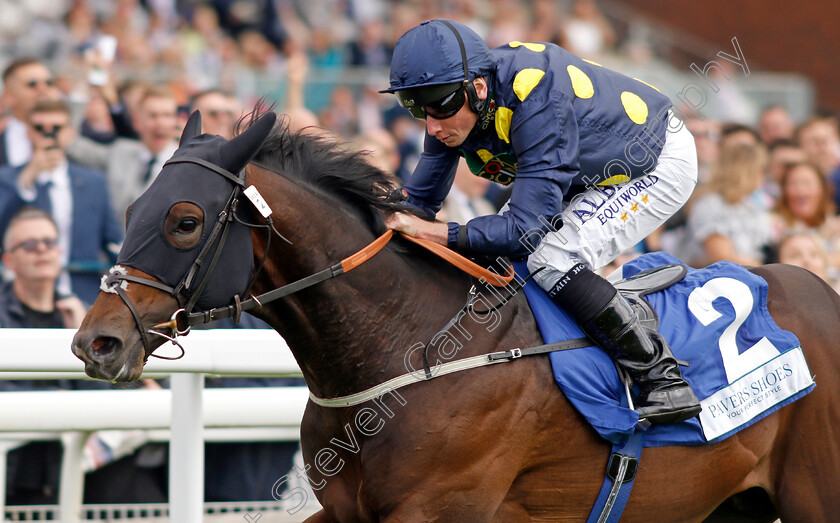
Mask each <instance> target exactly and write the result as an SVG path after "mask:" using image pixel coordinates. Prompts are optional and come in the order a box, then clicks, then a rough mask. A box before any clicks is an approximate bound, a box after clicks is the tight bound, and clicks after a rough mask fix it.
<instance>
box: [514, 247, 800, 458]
mask: <svg viewBox="0 0 840 523" xmlns="http://www.w3.org/2000/svg"><path fill="white" fill-rule="evenodd" d="M669 263H681V262H680V261H679V260H677V259H676V258H674V257H673V256H671V255H669V254H666V253H651V254H646V255H644V256H642V257H640V258H637V259H636V260H633V261H632V262H630V263H628V264H626V265H624V266H623V277H624V278H628V277H630V276H632V275H634V274H637V273H639V272H642V271H645V270H648V269H651V268H654V267H660V266H662V265H665V264H669ZM514 265H515V268H516V271H517V274H518V275H519V276H520V277H524V276H525V275H527V274H528V270H527V267H526V266H525V263H524V262H522V263H518V264H514ZM739 282H740V283H739ZM524 290H525V295H526V296H527V298H528V302H529V303H530V305H531V309H532V310H533V312H534V316H535V318H536V320H537V324H538V325H539V328H540V331H541V333H542V336H543V339H544V340H545V342H546V343H552V342H555V341H562V340H567V339H571V338H579V337H582V336H583V333H582V332H581V330H580V328H579V327H578V326H577V324H576V323H575V321H574V320H572V319H571V317H570V316H569V315H568V314H566V312H565V311H563V310H561V309H560V308H559V307H557V306H556V305H555V304H554V303H553V302H552V301H551V299H550V298H549V297H548V295H547V294H546V293H545V292H544V291H543V290H542V289H541V288H540V287H539V286H538V285H536V283H533V282H529V283H528V284H527V285H526V286H525V289H524ZM766 297H767V282H766V281H764V279H763V278H761V277H759V276H756V275H755V274H752V273H750V272H748V271H746V270H745V269H744V268H742V267H741V266H739V265H735V264H733V263H729V262H721V263H716V264H714V265H712V266H710V267H708V268H706V269H702V270H695V269H689V271H688V274H687V275H686V277H685V278H684V279H683V280H682V281H681V282H679V283H677V284H675V285H673V286H672V287H669V288H668V289H665V290H663V291H659V292H656V293H653V294H650V295H648V296H647V297H646V299H647V300H648V301H649V302H650V303H651V305H652V306H653V308H654V309H655V310H656V312H657V314H658V315H659V319H660V326H659V331H660V333H661V334H662V335H663V336H664V337H665V339H666V340H667V341H668V343H669V344H670V346H671V348H672V350H673V352H674V355H675V356H676V357H677V358H678V359H682V360H686V361H688V362H689V363H690V366H689V367H682V368H681V370H682V373H683V377H684V378H685V379H686V381H688V383H689V384H690V385H691V387H692V388H693V390H694V392H695V394H696V395H697V397H698V398H699V399H700V400H701V403H702V405H703V412H702V413H701V415H700V417H699V419H698V418H692V419H690V420H688V421H685V422H682V423H678V424H669V425H653V426H651V427H650V428H649V429H648V430H647V432H646V433H645V437H644V441H645V446H648V447H659V446H668V445H700V444H704V443H706V442H709V441H720V440H723V439H725V438H726V437H728V436H730V435H732V434H735V433H736V432H738V431H739V430H742V429H743V428H746V427H748V426H749V425H751V424H753V423H755V422H756V421H758V420H760V419H762V418H764V417H766V416H767V415H769V414H770V413H772V412H774V411H775V410H777V409H779V408H781V407H783V406H785V405H787V404H789V403H791V402H793V401H795V400H797V399H799V398H800V397H802V396H804V395H805V394H807V393H808V392H810V391H811V390H813V388H814V386H815V385H814V382H813V379H812V374H811V373H810V370H809V369H808V367H807V363H805V360H804V356H803V354H802V349H801V348H800V346H799V340H798V339H797V338H796V336H795V335H793V334H792V333H790V332H788V331H784V330H782V329H780V328H779V327H778V326H777V325H776V323H775V322H774V321H773V319H772V318H771V317H770V313H769V311H768V310H767V300H766ZM549 357H550V360H551V365H552V369H553V372H554V378H555V380H556V382H557V384H558V385H559V387H560V389H561V390H562V391H563V393H564V394H565V395H566V397H567V398H568V399H569V400H570V401H571V402H572V404H573V405H574V406H575V408H577V409H578V411H580V413H581V414H582V415H583V416H584V418H586V420H587V421H588V422H589V423H590V424H591V425H592V427H593V428H595V430H596V431H598V433H599V434H600V435H601V436H602V437H603V438H605V439H607V440H608V441H610V442H612V443H620V442H621V441H623V440H625V438H626V436H629V435H630V434H632V432H633V431H634V427H635V425H636V423H637V422H638V419H639V418H638V414H637V413H636V412H635V411H634V410H631V409H630V408H629V406H628V405H629V404H628V401H627V397H626V393H625V390H624V387H623V385H622V384H621V382H620V380H619V377H618V372H617V371H616V369H615V365H614V364H613V362H612V360H611V359H610V358H609V356H607V355H606V354H605V353H604V352H603V351H602V350H600V349H599V348H597V347H594V346H593V347H586V348H581V349H573V350H566V351H558V352H553V353H551V354H550V355H549ZM701 420H702V424H701Z"/></svg>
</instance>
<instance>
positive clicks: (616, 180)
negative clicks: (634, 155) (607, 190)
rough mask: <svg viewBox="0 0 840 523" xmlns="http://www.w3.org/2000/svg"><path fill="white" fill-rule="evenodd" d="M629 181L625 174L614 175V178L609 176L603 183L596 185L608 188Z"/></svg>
mask: <svg viewBox="0 0 840 523" xmlns="http://www.w3.org/2000/svg"><path fill="white" fill-rule="evenodd" d="M629 181H630V177H629V176H627V175H626V174H616V175H615V176H610V177H609V178H607V179H606V180H604V181H603V182H599V183H598V185H601V186H603V187H608V186H610V185H613V186H615V185H622V184H625V183H627V182H629Z"/></svg>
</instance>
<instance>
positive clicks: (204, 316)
mask: <svg viewBox="0 0 840 523" xmlns="http://www.w3.org/2000/svg"><path fill="white" fill-rule="evenodd" d="M175 163H192V164H197V165H200V166H202V167H205V168H207V169H209V170H210V171H212V172H214V173H216V174H219V175H221V176H223V177H225V178H226V179H228V180H229V181H231V182H232V183H233V189H232V190H231V194H230V196H229V197H228V200H227V203H226V204H225V206H224V208H223V209H222V211H221V212H220V213H219V214H218V216H217V218H216V223H215V225H214V227H213V230H212V231H211V233H210V234H209V235H208V237H207V239H206V240H205V242H204V245H202V247H201V249H200V251H199V253H198V255H197V256H196V259H195V260H194V261H193V263H192V265H191V266H190V269H189V270H188V271H187V272H186V274H185V275H184V276H183V277H182V278H181V280H180V281H179V282H178V283H177V284H176V285H174V286H170V285H167V284H166V283H163V282H161V281H158V280H153V279H149V278H143V277H140V276H132V275H129V274H126V272H125V269H124V268H122V267H120V266H115V267H113V268H111V270H110V271H109V272H108V274H106V275H105V276H103V278H102V286H101V288H102V290H104V291H105V292H111V293H115V294H117V295H118V296H119V297H120V298H121V299H122V301H123V302H124V303H125V305H126V307H128V309H129V311H130V312H131V315H132V317H133V318H134V322H135V324H136V325H137V329H138V331H139V333H140V339H141V341H142V343H143V348H144V351H145V354H146V356H145V358H144V361H145V360H147V359H148V358H149V356H154V357H156V358H160V359H165V360H176V359H180V358H182V357H183V356H184V354H185V350H184V347H183V346H182V345H181V344H180V343H179V342H178V336H185V335H187V334H188V333H189V332H190V329H191V328H192V327H193V326H194V325H200V324H204V323H210V322H213V321H216V320H221V319H225V318H233V320H234V321H235V322H237V323H238V322H239V318H240V317H241V315H242V312H243V311H249V310H251V309H254V308H257V307H262V306H263V305H265V304H267V303H269V302H272V301H274V300H278V299H280V298H283V297H285V296H289V295H291V294H294V293H296V292H298V291H301V290H303V289H306V288H308V287H311V286H313V285H316V284H318V283H321V282H322V281H325V280H328V279H331V278H335V277H337V276H340V275H341V274H344V273H347V272H349V271H351V270H353V269H355V268H356V267H358V266H360V265H362V264H363V263H365V262H366V261H368V260H370V259H371V258H372V257H373V256H375V255H376V254H377V253H378V252H379V251H380V250H382V248H383V247H385V245H387V244H388V242H389V241H390V240H391V238H392V237H393V231H392V230H390V229H389V230H387V231H385V233H384V234H382V235H381V236H379V237H378V238H377V239H375V240H374V241H373V242H371V243H370V244H368V245H367V246H365V247H364V248H362V249H360V250H359V251H357V252H356V253H354V254H352V255H351V256H348V257H347V258H344V259H343V260H341V261H340V262H339V263H336V264H335V265H332V266H330V267H327V268H325V269H323V270H321V271H318V272H316V273H314V274H311V275H309V276H306V277H304V278H301V279H299V280H297V281H294V282H292V283H289V284H286V285H283V286H282V287H278V288H276V289H273V290H271V291H267V292H265V293H263V294H260V295H259V296H254V295H253V294H251V295H250V298H249V299H247V300H244V301H243V300H242V298H241V297H240V296H239V294H234V295H233V304H231V305H226V306H222V307H215V308H211V309H209V310H205V311H198V312H193V308H194V307H195V304H196V302H197V301H198V300H199V298H200V296H201V294H202V292H203V291H204V289H205V288H206V286H207V284H208V283H209V281H210V278H211V276H212V274H213V271H214V269H215V267H216V263H217V262H218V260H219V256H220V255H221V253H222V250H223V249H224V246H225V242H226V240H227V236H228V232H229V229H230V225H231V224H232V223H233V221H234V220H235V221H237V222H239V223H241V224H243V225H245V226H247V227H250V228H258V227H259V228H265V229H266V231H267V239H266V247H265V252H264V253H263V257H262V260H261V261H260V264H259V266H258V267H257V269H256V270H255V271H254V274H253V276H252V277H251V278H250V282H249V284H248V288H247V290H246V291H245V292H244V293H243V294H244V295H248V294H249V292H250V289H251V287H252V286H253V284H254V282H255V281H256V279H257V276H259V273H260V271H261V270H262V267H263V266H264V264H265V261H266V258H267V256H268V252H269V247H270V245H271V237H272V233H274V234H276V235H277V236H278V237H279V238H280V239H282V240H284V241H285V242H287V243H288V244H289V245H291V244H292V242H290V241H289V240H288V239H286V238H285V237H283V235H282V234H280V232H279V231H278V230H277V228H276V227H275V226H274V223H273V222H272V220H271V216H270V214H271V211H270V209H269V210H268V212H267V213H266V212H262V216H263V218H264V220H265V223H264V224H252V223H247V222H244V221H242V220H241V219H240V218H239V217H238V216H237V212H236V211H237V209H238V206H239V200H240V198H241V196H242V194H243V192H245V188H246V182H245V169H244V168H243V169H242V171H241V172H240V173H239V175H238V176H237V175H235V174H233V173H231V172H230V171H228V170H226V169H224V168H222V167H219V166H218V165H215V164H213V163H211V162H208V161H206V160H204V159H201V158H195V157H177V158H172V159H170V160H169V161H167V162H166V163H165V164H164V167H165V166H166V165H169V164H175ZM255 165H257V164H255ZM246 194H247V193H246ZM249 199H251V201H252V202H254V204H255V205H257V206H258V207H262V206H265V207H267V205H266V204H265V203H264V202H259V203H258V202H257V201H255V200H254V199H253V198H252V197H250V196H249ZM260 200H261V197H260ZM403 237H404V238H406V239H407V240H409V241H412V242H414V243H417V244H419V245H421V246H423V247H425V248H427V249H429V250H431V251H432V252H433V253H435V254H437V255H438V256H440V257H442V258H443V259H445V260H447V261H448V262H450V263H452V264H453V265H455V266H456V267H458V268H459V269H461V270H463V271H464V272H467V273H468V274H470V275H472V276H474V277H476V278H479V279H483V280H484V281H486V282H488V283H490V284H491V285H494V286H497V287H503V286H506V285H508V284H509V283H510V282H511V281H512V280H513V277H514V272H513V267H508V271H507V274H506V275H504V276H502V275H499V274H497V273H495V272H492V271H489V270H487V269H485V268H484V267H481V266H479V265H477V264H475V263H474V262H472V261H470V260H468V259H466V258H464V257H463V256H461V255H459V254H457V253H455V252H454V251H451V250H449V249H447V248H446V247H444V246H443V245H440V244H437V243H433V242H429V241H426V240H420V239H418V238H414V237H411V236H407V235H405V234H403ZM217 238H218V242H217V246H216V249H215V251H213V252H212V257H211V258H210V264H209V266H208V269H207V271H206V272H205V274H204V277H203V278H202V279H201V281H200V282H199V283H198V285H197V287H196V288H195V291H194V292H193V293H192V295H191V297H190V298H189V299H188V300H186V301H185V300H184V297H185V296H184V294H183V290H184V289H189V288H190V287H191V285H192V284H193V280H194V278H195V275H196V274H197V273H198V272H199V270H200V269H201V267H202V265H203V264H204V263H205V261H206V260H207V257H208V256H211V248H212V246H213V244H214V243H216V239H217ZM124 282H125V283H124ZM128 282H133V283H139V284H141V285H146V286H148V287H152V288H155V289H158V290H160V291H162V292H165V293H167V294H169V295H170V296H172V297H173V298H175V300H176V301H177V302H178V309H177V310H176V311H175V312H173V313H172V316H171V317H170V319H169V321H167V322H163V323H158V324H156V325H154V326H152V327H151V328H149V329H146V328H144V326H143V321H142V319H141V318H140V314H139V313H138V312H137V308H136V307H135V306H134V304H133V303H132V301H131V299H130V298H129V296H128V295H127V294H126V292H125V289H126V287H127V283H128ZM166 331H169V334H167V333H166ZM148 334H153V335H155V336H160V337H162V338H165V339H167V340H169V341H170V342H172V343H173V344H174V345H177V346H178V348H179V349H180V350H181V353H180V354H179V355H178V356H174V357H169V356H160V355H156V354H154V353H153V352H154V349H152V348H151V345H150V343H149V337H148Z"/></svg>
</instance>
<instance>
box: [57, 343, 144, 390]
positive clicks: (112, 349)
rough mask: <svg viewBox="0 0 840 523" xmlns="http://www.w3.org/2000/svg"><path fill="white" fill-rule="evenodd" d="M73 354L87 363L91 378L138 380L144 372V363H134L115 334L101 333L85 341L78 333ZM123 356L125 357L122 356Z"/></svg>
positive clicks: (123, 380) (86, 368)
mask: <svg viewBox="0 0 840 523" xmlns="http://www.w3.org/2000/svg"><path fill="white" fill-rule="evenodd" d="M73 354H74V355H75V356H76V357H77V358H79V359H80V360H82V361H83V362H84V364H85V374H87V375H88V376H90V377H91V378H95V379H100V380H106V381H111V382H125V381H136V380H138V379H139V378H140V375H141V374H142V373H143V365H142V364H141V365H133V364H132V359H133V358H131V357H130V355H128V353H127V352H126V350H125V348H124V345H123V341H122V340H121V339H119V338H117V337H114V336H105V335H100V336H97V337H95V338H93V339H92V340H91V341H90V342H87V343H85V342H84V341H82V339H81V338H80V336H79V335H78V334H77V336H76V339H74V341H73ZM121 356H123V357H121Z"/></svg>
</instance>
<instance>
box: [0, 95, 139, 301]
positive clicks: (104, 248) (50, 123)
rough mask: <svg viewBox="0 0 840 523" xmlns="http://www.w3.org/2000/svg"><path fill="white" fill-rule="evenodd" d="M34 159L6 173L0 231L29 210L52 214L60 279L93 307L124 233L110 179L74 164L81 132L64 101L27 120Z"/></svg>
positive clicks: (0, 192)
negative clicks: (73, 147)
mask: <svg viewBox="0 0 840 523" xmlns="http://www.w3.org/2000/svg"><path fill="white" fill-rule="evenodd" d="M27 136H28V138H29V140H30V141H31V143H32V147H33V153H32V158H31V159H30V160H29V161H28V162H27V163H25V164H23V165H21V166H18V167H10V166H7V167H4V168H2V169H0V231H5V230H6V226H7V224H8V223H9V220H10V218H11V216H12V215H13V214H14V213H15V212H16V211H17V210H18V209H20V208H22V207H24V206H26V205H32V206H35V207H38V208H40V209H42V210H44V211H47V212H48V213H50V214H51V215H52V216H53V218H54V219H55V223H56V225H57V227H58V231H59V236H58V237H59V238H60V239H59V247H60V250H59V253H60V254H59V258H60V262H61V265H62V267H64V268H65V269H66V271H65V272H63V273H62V275H61V276H60V278H59V288H60V290H61V291H62V292H63V293H65V294H70V293H73V294H76V295H78V296H79V297H80V298H81V299H82V300H84V301H86V302H87V303H93V300H94V299H95V298H96V295H97V294H98V293H99V278H100V272H101V271H102V270H103V269H105V268H107V267H109V266H111V265H112V264H113V263H114V262H116V254H117V252H118V250H119V245H120V244H121V243H122V236H123V235H122V231H121V229H120V226H119V222H118V221H117V219H116V217H115V216H114V211H113V208H112V206H111V202H110V199H109V197H108V189H107V186H106V183H105V177H104V176H103V175H102V174H101V173H99V172H96V171H93V170H91V169H88V168H86V167H82V166H80V165H76V164H74V163H72V162H68V160H67V157H66V156H65V150H66V148H67V145H68V144H69V143H70V142H71V141H73V139H74V136H75V131H74V129H72V128H71V127H70V111H69V108H68V106H67V104H66V102H64V101H63V100H41V101H39V102H37V103H36V104H35V106H34V107H33V109H32V110H31V112H30V114H29V116H28V118H27Z"/></svg>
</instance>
